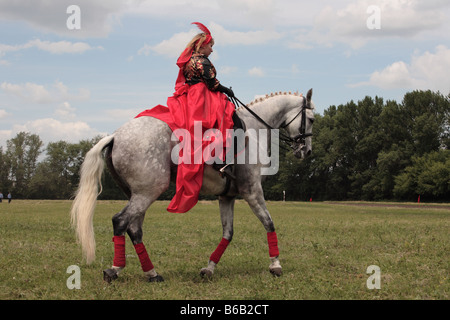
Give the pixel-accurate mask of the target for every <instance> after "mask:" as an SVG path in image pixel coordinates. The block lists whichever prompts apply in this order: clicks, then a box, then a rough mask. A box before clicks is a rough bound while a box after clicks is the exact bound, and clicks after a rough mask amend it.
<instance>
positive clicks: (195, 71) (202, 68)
mask: <svg viewBox="0 0 450 320" xmlns="http://www.w3.org/2000/svg"><path fill="white" fill-rule="evenodd" d="M216 75H217V72H216V68H214V65H213V64H212V63H211V61H209V59H208V58H207V57H205V56H204V55H203V54H200V53H194V54H192V58H191V60H189V62H188V63H187V64H186V66H185V68H184V76H185V78H186V83H187V84H190V85H194V84H197V83H200V82H203V83H205V84H206V86H207V87H208V89H209V90H211V91H216V90H217V88H218V87H219V84H220V82H219V80H217V79H216Z"/></svg>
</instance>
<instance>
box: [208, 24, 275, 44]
mask: <svg viewBox="0 0 450 320" xmlns="http://www.w3.org/2000/svg"><path fill="white" fill-rule="evenodd" d="M209 29H210V30H211V33H212V34H213V37H214V39H215V41H216V43H217V44H219V45H221V46H222V45H223V46H226V45H245V46H247V45H257V44H265V43H268V42H270V41H274V40H277V39H280V38H282V37H283V35H282V34H281V33H278V32H275V31H270V30H258V31H246V32H242V31H228V30H226V29H225V28H224V27H222V26H221V25H219V24H217V23H211V24H210V26H209Z"/></svg>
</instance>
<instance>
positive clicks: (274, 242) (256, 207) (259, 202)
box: [243, 185, 282, 276]
mask: <svg viewBox="0 0 450 320" xmlns="http://www.w3.org/2000/svg"><path fill="white" fill-rule="evenodd" d="M243 197H244V199H245V200H246V201H247V203H248V204H249V206H250V208H251V209H252V211H253V213H254V214H255V215H256V216H257V217H258V219H259V220H260V221H261V222H262V224H263V226H264V228H265V229H266V231H267V243H268V245H269V257H270V261H271V263H270V265H269V271H270V273H272V274H273V275H276V276H281V274H282V271H281V264H280V260H279V259H278V256H279V254H280V253H279V250H278V238H277V233H276V232H275V226H274V224H273V221H272V217H271V216H270V213H269V210H267V207H266V202H265V200H264V195H263V190H262V187H261V186H260V185H259V186H257V187H255V186H254V188H253V193H251V194H250V193H247V194H243Z"/></svg>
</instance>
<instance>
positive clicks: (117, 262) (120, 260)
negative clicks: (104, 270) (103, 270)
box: [112, 236, 126, 268]
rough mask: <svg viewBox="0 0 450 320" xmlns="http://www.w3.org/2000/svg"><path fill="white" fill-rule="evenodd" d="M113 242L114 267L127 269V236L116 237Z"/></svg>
mask: <svg viewBox="0 0 450 320" xmlns="http://www.w3.org/2000/svg"><path fill="white" fill-rule="evenodd" d="M112 241H113V242H114V260H113V266H115V267H121V268H124V267H125V264H126V263H125V261H126V260H125V236H114V237H113V239H112Z"/></svg>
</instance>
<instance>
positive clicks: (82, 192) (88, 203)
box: [70, 135, 114, 264]
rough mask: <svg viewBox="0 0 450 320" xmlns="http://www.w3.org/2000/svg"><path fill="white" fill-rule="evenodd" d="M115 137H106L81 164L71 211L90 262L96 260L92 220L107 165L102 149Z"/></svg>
mask: <svg viewBox="0 0 450 320" xmlns="http://www.w3.org/2000/svg"><path fill="white" fill-rule="evenodd" d="M113 138H114V135H110V136H107V137H104V138H103V139H101V140H100V141H99V142H98V143H97V144H96V145H95V146H94V147H93V148H92V149H91V150H89V152H88V153H87V154H86V157H85V159H84V162H83V165H82V166H81V171H80V184H79V186H78V190H77V192H76V196H75V200H74V202H73V204H72V210H71V212H70V214H71V220H72V226H74V227H75V228H76V235H77V239H78V241H79V242H80V244H81V249H82V252H83V256H84V257H85V258H86V263H88V264H90V263H92V262H93V261H94V260H95V236H94V225H93V221H92V220H93V218H94V210H95V205H96V202H97V196H98V195H99V194H100V193H101V178H102V173H103V168H104V166H105V162H104V160H103V157H102V151H103V149H104V148H105V147H106V146H107V145H108V144H109V143H110V142H111V141H112V140H113ZM99 187H100V191H99Z"/></svg>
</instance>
